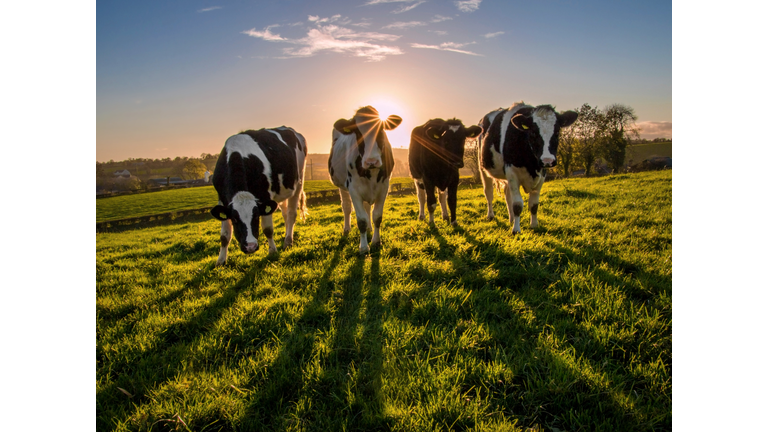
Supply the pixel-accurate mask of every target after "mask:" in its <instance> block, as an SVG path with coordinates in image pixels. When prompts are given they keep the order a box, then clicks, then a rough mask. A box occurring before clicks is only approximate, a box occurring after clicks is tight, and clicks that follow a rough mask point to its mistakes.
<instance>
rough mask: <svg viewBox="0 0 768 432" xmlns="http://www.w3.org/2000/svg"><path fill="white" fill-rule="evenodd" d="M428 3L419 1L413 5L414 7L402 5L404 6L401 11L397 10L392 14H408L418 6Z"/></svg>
mask: <svg viewBox="0 0 768 432" xmlns="http://www.w3.org/2000/svg"><path fill="white" fill-rule="evenodd" d="M426 2H427V1H426V0H421V1H418V2H416V3H414V4H412V5H402V6H400V9H395V10H393V11H392V13H393V14H399V13H403V12H408V11H409V10H411V9H413V8H415V7H416V6H418V5H420V4H423V3H426Z"/></svg>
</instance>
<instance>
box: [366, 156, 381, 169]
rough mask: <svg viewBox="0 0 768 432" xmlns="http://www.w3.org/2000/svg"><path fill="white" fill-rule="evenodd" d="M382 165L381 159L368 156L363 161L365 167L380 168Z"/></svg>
mask: <svg viewBox="0 0 768 432" xmlns="http://www.w3.org/2000/svg"><path fill="white" fill-rule="evenodd" d="M380 166H381V159H375V158H368V159H366V160H365V161H363V168H365V169H369V168H379V167H380Z"/></svg>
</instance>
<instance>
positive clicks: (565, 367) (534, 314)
mask: <svg viewBox="0 0 768 432" xmlns="http://www.w3.org/2000/svg"><path fill="white" fill-rule="evenodd" d="M462 234H463V236H464V237H465V238H466V240H467V241H468V242H470V243H471V244H473V245H475V246H476V247H478V248H480V250H482V254H481V257H482V258H481V262H480V263H479V264H480V265H484V263H490V264H491V265H492V266H493V267H494V268H495V269H496V270H497V271H498V278H494V279H496V280H495V281H490V282H491V283H492V284H496V285H498V284H501V285H502V286H503V287H504V288H503V290H500V289H495V288H492V289H483V290H482V291H481V292H479V293H477V294H475V296H474V298H473V303H474V304H479V303H481V302H482V303H484V304H485V305H486V307H484V308H476V309H477V311H478V313H476V315H475V316H476V319H477V320H478V321H479V322H481V323H483V324H484V325H485V326H486V327H487V328H488V330H489V332H490V333H491V335H492V336H493V339H494V340H496V341H497V342H498V343H499V344H500V345H501V347H499V348H500V350H501V351H502V353H503V358H504V360H505V362H509V366H510V368H511V369H512V370H513V372H514V373H515V376H516V378H518V377H519V378H518V379H515V380H514V381H513V383H511V384H512V387H511V388H510V387H504V384H506V383H500V384H501V385H502V387H503V388H501V389H496V390H497V391H500V392H499V393H494V394H493V395H492V396H493V397H494V398H495V399H496V403H498V404H499V405H500V406H503V407H505V409H506V410H507V412H508V413H509V414H511V415H514V416H517V417H518V418H520V419H521V420H522V421H523V423H524V424H534V423H543V424H545V425H548V426H551V427H562V426H563V425H565V426H566V428H567V429H569V430H570V429H580V428H586V429H594V428H598V429H601V430H612V429H615V428H619V429H625V430H629V429H632V430H647V429H652V428H654V427H659V426H661V425H660V424H659V423H657V422H659V421H660V422H661V423H662V424H663V423H665V422H666V421H667V419H655V421H654V420H652V419H649V418H648V417H647V416H646V415H644V414H645V413H643V412H639V410H627V409H626V407H625V406H622V405H624V404H626V403H627V402H626V401H627V398H626V395H625V394H623V392H622V391H621V390H618V389H617V387H618V385H619V383H613V385H611V386H609V388H605V386H608V384H605V385H600V384H599V383H598V384H595V383H594V382H590V380H588V379H586V378H585V373H584V371H583V370H581V369H582V368H583V367H584V365H586V367H587V368H588V369H589V370H590V371H591V372H590V373H592V374H595V373H596V374H597V375H598V376H604V375H602V374H601V373H600V371H601V370H606V371H608V370H612V371H613V372H614V373H613V376H614V377H615V376H617V375H619V376H621V374H626V371H625V368H624V367H623V365H622V364H620V363H622V362H621V361H620V360H618V359H612V360H609V362H611V364H608V365H606V364H605V363H604V364H603V365H602V366H601V365H599V364H598V363H597V362H596V361H594V360H589V357H594V355H595V354H594V351H592V352H588V351H587V350H586V349H585V347H587V346H589V347H590V349H592V350H594V348H595V347H599V346H600V345H601V342H599V341H597V340H595V339H594V338H593V337H592V336H591V335H588V334H585V333H584V332H581V331H579V330H578V326H577V322H576V320H575V317H574V316H573V315H570V314H569V313H567V312H565V311H564V310H563V308H562V307H561V306H562V305H563V303H564V300H563V299H560V298H555V297H554V296H553V295H552V294H550V293H548V290H547V289H545V287H546V286H548V285H550V284H551V283H553V282H555V281H557V280H558V279H559V275H558V274H557V269H558V268H560V267H561V266H563V265H565V264H566V262H567V260H568V259H573V260H578V259H579V258H580V255H579V253H578V252H577V251H573V250H565V251H563V250H561V252H563V254H562V255H558V257H557V258H555V259H554V262H552V261H553V258H552V257H551V256H549V255H548V254H544V253H533V252H530V251H526V252H525V253H524V254H525V259H524V260H523V261H526V262H528V263H533V265H528V266H527V268H523V265H524V262H521V258H520V257H518V256H514V255H512V254H510V253H508V252H506V251H505V250H503V249H501V248H499V247H498V246H496V245H495V244H494V243H491V242H484V241H480V240H478V239H477V238H475V237H474V236H472V235H471V234H470V233H468V232H466V231H463V232H462ZM587 256H594V255H587ZM544 262H548V263H549V264H544V265H541V264H540V263H544ZM471 265H472V264H470V267H471ZM552 266H554V267H555V268H554V269H552V268H551V267H552ZM540 267H544V268H540ZM547 267H549V268H547ZM553 270H554V271H553ZM467 272H468V270H467V269H466V268H465V269H464V273H467ZM469 272H471V270H469ZM454 277H461V275H458V274H455V275H454ZM514 298H519V299H520V300H522V301H523V303H524V306H522V308H517V309H513V308H510V307H508V304H509V301H510V299H514ZM483 311H486V313H483ZM553 324H554V325H556V326H557V327H559V328H555V327H554V326H553ZM548 337H550V338H551V337H560V338H566V339H571V338H576V337H577V338H579V339H580V340H581V343H579V344H573V345H571V347H573V348H574V350H575V354H574V355H573V357H574V358H577V359H578V358H581V364H582V366H580V367H576V366H574V365H572V364H570V363H568V362H565V361H564V360H563V359H562V357H560V356H559V355H558V354H557V353H555V352H552V351H551V350H550V349H548V348H546V346H547V343H548V342H547V341H546V338H548ZM542 338H544V339H545V340H544V341H542ZM606 354H608V353H607V352H606ZM617 363H618V364H617ZM604 377H605V376H604ZM627 378H628V377H627ZM603 381H604V382H609V381H610V379H609V378H607V377H605V378H604V379H603ZM564 383H565V384H564ZM481 384H482V383H472V382H467V383H465V386H467V387H469V386H471V385H477V386H478V387H480V385H481ZM510 390H511V391H510ZM585 394H586V398H587V399H591V400H584V398H585V396H584V395H585ZM579 398H582V399H581V400H580V399H579ZM598 407H599V408H598ZM652 423H655V424H652ZM662 427H663V426H662Z"/></svg>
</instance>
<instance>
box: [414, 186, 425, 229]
mask: <svg viewBox="0 0 768 432" xmlns="http://www.w3.org/2000/svg"><path fill="white" fill-rule="evenodd" d="M414 183H416V197H417V198H418V199H419V220H420V221H422V220H424V205H425V204H426V203H427V191H426V189H425V188H424V182H421V181H419V180H414Z"/></svg>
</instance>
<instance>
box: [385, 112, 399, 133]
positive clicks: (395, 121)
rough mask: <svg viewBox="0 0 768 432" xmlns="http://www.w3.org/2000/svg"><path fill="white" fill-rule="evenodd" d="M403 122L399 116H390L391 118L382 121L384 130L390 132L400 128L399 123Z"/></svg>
mask: <svg viewBox="0 0 768 432" xmlns="http://www.w3.org/2000/svg"><path fill="white" fill-rule="evenodd" d="M402 121H403V119H402V118H401V117H400V116H396V115H394V114H392V115H391V116H389V117H387V119H386V120H385V121H384V129H386V130H392V129H394V128H396V127H398V126H400V123H401V122H402Z"/></svg>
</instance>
